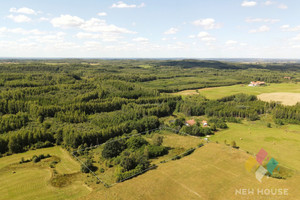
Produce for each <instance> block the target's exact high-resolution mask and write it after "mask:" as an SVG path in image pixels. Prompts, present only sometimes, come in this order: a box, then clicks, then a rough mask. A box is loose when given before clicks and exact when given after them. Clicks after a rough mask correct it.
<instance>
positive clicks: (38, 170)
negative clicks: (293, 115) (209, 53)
mask: <svg viewBox="0 0 300 200" xmlns="http://www.w3.org/2000/svg"><path fill="white" fill-rule="evenodd" d="M264 121H265V120H264ZM265 123H266V122H263V121H257V122H248V121H243V124H232V123H229V127H230V129H228V130H223V131H220V132H218V133H217V134H216V135H215V136H212V137H211V140H212V141H219V144H216V143H209V144H206V145H205V146H204V147H201V148H198V149H196V151H195V152H194V153H192V154H191V155H189V156H187V157H184V158H181V159H180V160H175V161H169V162H167V163H163V164H159V165H158V168H157V169H155V170H150V171H148V172H147V173H145V174H142V175H140V176H138V177H135V178H132V179H130V180H127V181H125V182H122V183H118V184H116V185H114V186H113V187H110V188H105V187H104V186H103V185H102V184H99V185H95V184H94V185H93V190H92V189H91V188H89V187H87V186H86V185H85V184H84V180H86V176H84V175H79V177H78V178H77V179H74V180H73V182H72V184H70V185H67V186H66V187H62V188H56V187H53V186H52V185H51V184H50V182H49V180H50V179H51V176H52V175H51V170H50V168H47V167H32V165H33V164H31V165H30V166H31V167H22V168H13V167H12V166H14V165H16V163H18V162H19V161H20V158H21V157H24V158H25V159H28V158H30V157H32V155H34V154H36V155H39V154H42V153H43V154H48V153H49V154H51V155H53V156H58V157H59V158H61V162H60V163H58V164H57V166H56V169H57V171H59V172H60V173H76V172H78V171H79V164H78V163H77V162H76V161H74V160H73V159H72V158H71V157H70V156H69V154H68V153H67V152H66V151H65V150H63V149H61V148H59V147H53V148H47V149H39V150H35V151H29V152H26V153H22V154H16V155H12V156H8V157H4V158H1V159H0V180H1V181H0V183H1V186H0V192H1V194H2V196H1V197H0V199H1V200H2V199H3V200H4V199H5V200H6V199H78V198H79V199H109V200H110V199H126V200H127V199H129V200H130V199H146V200H147V199H162V200H164V199H224V200H225V199H226V200H227V199H233V200H234V199H254V200H255V199H262V196H259V195H251V196H248V195H246V196H243V195H242V196H241V195H235V191H236V189H237V190H238V189H240V188H242V189H244V188H249V189H252V188H253V189H255V190H256V189H270V188H286V189H288V196H269V197H270V198H269V197H268V196H264V199H292V200H293V199H297V198H298V197H299V195H300V193H299V190H298V185H299V184H300V174H299V171H297V170H298V169H299V167H300V162H299V159H298V158H299V156H300V155H299V143H300V141H299V139H297V136H298V135H299V134H300V129H299V127H298V126H296V125H287V126H282V127H278V128H275V125H274V124H272V126H273V127H274V128H266V124H265ZM163 135H164V136H165V138H164V143H163V145H165V146H172V147H174V148H178V149H179V148H183V149H186V148H190V147H192V146H195V145H197V144H199V143H200V142H201V140H200V139H195V138H193V137H189V136H180V135H176V134H172V133H169V132H164V133H163ZM240 138H242V140H240ZM150 139H151V138H150ZM225 139H226V140H227V141H228V143H230V141H232V140H235V141H236V142H237V145H238V146H240V148H241V149H240V150H237V149H233V148H231V147H229V146H226V145H224V143H223V141H224V140H225ZM260 148H264V149H265V150H266V151H267V152H268V153H269V154H270V155H271V156H272V157H274V158H275V159H276V160H277V161H279V163H280V165H281V166H285V167H288V168H291V169H293V170H294V175H293V176H292V177H290V178H288V179H286V180H282V179H274V178H267V177H264V178H263V182H262V183H260V182H258V181H257V180H256V178H255V174H254V173H249V172H247V171H246V170H245V168H244V164H245V162H246V160H247V159H248V158H249V156H250V155H249V154H247V153H246V152H245V151H243V150H247V151H250V153H254V154H255V153H257V151H259V150H260ZM12 170H14V171H16V173H15V174H14V173H12ZM28 183H30V184H28Z"/></svg>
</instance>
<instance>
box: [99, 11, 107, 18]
mask: <svg viewBox="0 0 300 200" xmlns="http://www.w3.org/2000/svg"><path fill="white" fill-rule="evenodd" d="M97 15H98V16H100V17H104V16H107V13H106V12H100V13H98V14H97Z"/></svg>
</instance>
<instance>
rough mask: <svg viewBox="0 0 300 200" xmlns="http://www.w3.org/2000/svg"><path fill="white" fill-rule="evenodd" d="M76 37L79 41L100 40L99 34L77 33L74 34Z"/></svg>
mask: <svg viewBox="0 0 300 200" xmlns="http://www.w3.org/2000/svg"><path fill="white" fill-rule="evenodd" d="M76 37H77V38H79V39H100V38H101V35H100V34H94V33H84V32H79V33H77V34H76Z"/></svg>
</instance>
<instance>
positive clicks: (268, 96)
mask: <svg viewBox="0 0 300 200" xmlns="http://www.w3.org/2000/svg"><path fill="white" fill-rule="evenodd" d="M257 97H258V99H260V100H262V101H268V102H270V101H279V102H281V103H282V104H284V105H288V106H292V105H295V104H296V103H298V102H300V93H288V92H275V93H263V94H260V95H258V96H257Z"/></svg>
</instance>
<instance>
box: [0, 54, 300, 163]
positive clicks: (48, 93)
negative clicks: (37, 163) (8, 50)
mask: <svg viewBox="0 0 300 200" xmlns="http://www.w3.org/2000/svg"><path fill="white" fill-rule="evenodd" d="M299 70H300V66H299V64H282V65H279V64H272V63H270V64H241V63H229V62H215V61H197V60H181V61H179V60H178V61H177V60H175V61H168V60H80V59H69V60H67V59H65V60H2V61H1V62H0V153H1V156H3V155H9V154H11V153H19V152H23V151H26V150H29V149H36V148H43V147H49V146H53V145H62V146H63V147H64V148H67V149H70V150H71V149H77V148H79V147H80V146H82V145H84V146H92V145H96V144H101V143H104V142H106V141H108V140H110V139H111V138H114V137H118V136H122V135H124V134H130V133H132V132H133V131H137V132H147V131H151V130H153V129H156V128H158V127H160V125H162V124H163V123H164V122H163V120H162V118H163V117H166V116H170V115H172V114H173V113H178V112H179V113H183V114H184V115H185V116H187V117H188V116H201V115H206V116H207V117H208V118H209V123H210V128H202V127H201V126H199V125H197V126H195V127H193V128H188V127H186V126H184V120H185V119H178V120H177V121H176V123H174V124H172V125H171V126H173V128H176V129H178V130H182V131H185V132H189V133H190V134H194V135H197V136H204V135H207V134H213V132H214V131H215V130H216V129H218V128H226V122H236V123H239V122H240V120H241V119H248V120H258V119H259V118H260V115H262V114H266V113H267V114H270V115H272V116H273V118H274V120H275V121H276V123H278V124H284V123H300V106H299V105H295V106H283V105H280V104H278V103H276V102H271V103H266V102H262V101H259V100H257V98H256V96H253V95H244V94H237V95H232V96H228V97H225V98H222V99H218V100H209V99H206V98H205V97H203V96H201V95H195V96H191V97H186V98H182V97H181V96H175V95H171V94H169V93H171V92H177V91H181V90H185V89H196V88H197V89H199V88H206V87H216V86H229V85H235V84H247V83H249V82H250V81H252V80H256V81H266V82H268V83H281V82H286V81H288V80H286V79H284V77H285V76H289V77H293V79H292V81H294V82H297V81H298V80H299V79H298V78H299V77H300V73H299ZM149 148H153V147H149ZM155 148H158V147H155ZM143 168H144V166H143Z"/></svg>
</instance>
